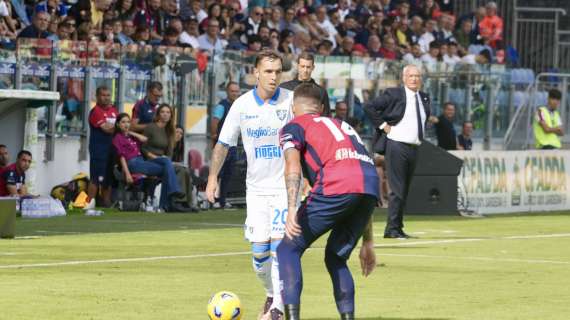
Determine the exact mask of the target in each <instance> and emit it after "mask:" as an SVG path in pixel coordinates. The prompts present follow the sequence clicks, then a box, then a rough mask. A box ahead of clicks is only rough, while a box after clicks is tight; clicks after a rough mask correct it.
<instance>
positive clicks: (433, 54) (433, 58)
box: [421, 41, 440, 67]
mask: <svg viewBox="0 0 570 320" xmlns="http://www.w3.org/2000/svg"><path fill="white" fill-rule="evenodd" d="M439 47H440V44H439V43H438V42H437V41H432V42H431V43H430V44H429V52H428V53H424V54H423V55H422V58H421V60H422V62H423V63H425V64H426V65H428V66H429V67H433V65H435V64H437V62H438V61H439Z"/></svg>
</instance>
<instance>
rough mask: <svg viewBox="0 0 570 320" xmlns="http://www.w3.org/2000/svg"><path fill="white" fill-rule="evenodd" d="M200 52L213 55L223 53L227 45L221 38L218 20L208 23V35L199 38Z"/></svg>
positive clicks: (211, 20)
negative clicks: (207, 52) (203, 51)
mask: <svg viewBox="0 0 570 320" xmlns="http://www.w3.org/2000/svg"><path fill="white" fill-rule="evenodd" d="M198 44H199V48H200V50H205V51H209V52H212V53H215V52H222V51H224V48H225V47H226V45H227V43H226V42H225V41H224V40H222V39H221V38H220V23H219V22H218V20H216V19H210V21H208V29H207V30H206V33H204V34H203V35H201V36H199V37H198Z"/></svg>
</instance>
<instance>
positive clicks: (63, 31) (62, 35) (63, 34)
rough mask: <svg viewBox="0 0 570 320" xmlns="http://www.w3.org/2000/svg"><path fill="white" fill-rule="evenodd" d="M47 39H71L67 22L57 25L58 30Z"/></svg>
mask: <svg viewBox="0 0 570 320" xmlns="http://www.w3.org/2000/svg"><path fill="white" fill-rule="evenodd" d="M47 39H49V40H51V41H59V40H71V35H70V33H69V28H68V26H67V22H65V21H63V22H60V23H59V24H58V26H57V32H56V33H55V34H50V35H49V36H48V37H47Z"/></svg>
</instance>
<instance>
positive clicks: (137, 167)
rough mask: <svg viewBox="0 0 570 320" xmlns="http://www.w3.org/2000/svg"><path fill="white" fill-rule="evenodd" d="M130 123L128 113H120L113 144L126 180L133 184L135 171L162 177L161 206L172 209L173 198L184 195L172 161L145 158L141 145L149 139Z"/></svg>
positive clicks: (164, 158) (159, 158) (163, 208)
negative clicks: (133, 128)
mask: <svg viewBox="0 0 570 320" xmlns="http://www.w3.org/2000/svg"><path fill="white" fill-rule="evenodd" d="M130 123H131V119H130V118H129V115H128V114H126V113H121V114H119V115H118V116H117V120H116V122H115V135H114V137H113V146H114V147H115V150H116V152H117V156H118V157H119V161H120V164H121V170H122V172H123V174H124V176H125V180H126V182H127V183H128V184H133V183H134V179H133V176H132V174H133V173H139V174H143V175H146V176H156V177H160V178H161V185H162V188H161V192H160V202H159V206H160V208H161V209H162V210H164V211H170V210H171V204H172V199H173V198H174V199H175V198H179V197H182V196H184V194H183V193H182V192H180V188H179V186H178V183H177V182H176V173H175V172H174V166H173V165H172V161H170V159H169V158H167V157H157V158H155V159H152V160H148V161H146V160H144V158H143V157H142V153H141V150H140V147H141V145H142V144H143V143H145V142H147V140H148V139H147V137H145V136H144V135H142V134H139V133H136V132H134V131H131V130H129V129H130Z"/></svg>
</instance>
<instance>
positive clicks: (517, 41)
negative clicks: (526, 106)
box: [511, 0, 570, 71]
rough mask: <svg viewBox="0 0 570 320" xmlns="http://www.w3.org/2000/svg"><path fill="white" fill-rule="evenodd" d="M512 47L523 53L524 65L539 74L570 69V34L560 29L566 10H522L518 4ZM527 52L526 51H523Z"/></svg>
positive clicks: (514, 20) (530, 8)
mask: <svg viewBox="0 0 570 320" xmlns="http://www.w3.org/2000/svg"><path fill="white" fill-rule="evenodd" d="M514 3H515V7H514V18H513V28H512V30H511V37H512V46H513V47H514V48H516V49H517V50H518V52H519V57H520V65H521V66H524V67H527V68H531V69H533V70H535V71H548V70H549V69H550V68H556V69H558V68H560V69H567V68H570V59H569V56H568V55H567V54H568V52H569V50H570V41H568V40H567V39H566V38H565V37H566V36H568V35H570V31H564V30H561V29H560V16H561V15H566V10H564V9H561V8H547V7H518V6H517V1H516V0H514ZM523 48H524V50H523Z"/></svg>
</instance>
